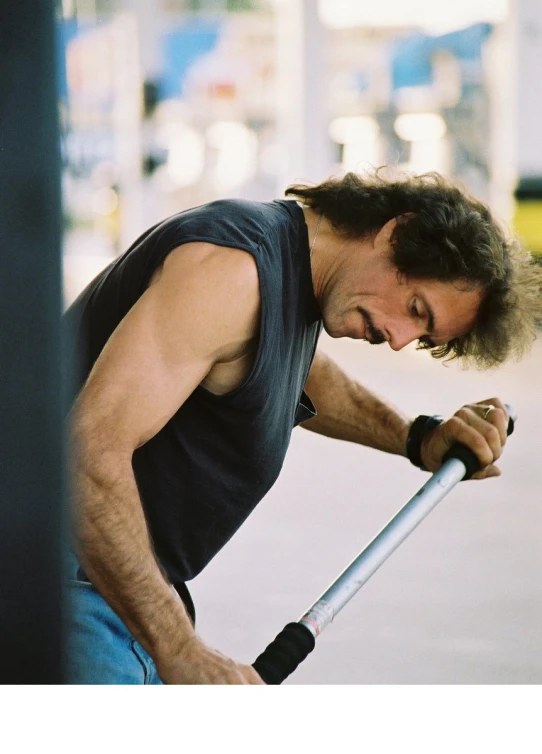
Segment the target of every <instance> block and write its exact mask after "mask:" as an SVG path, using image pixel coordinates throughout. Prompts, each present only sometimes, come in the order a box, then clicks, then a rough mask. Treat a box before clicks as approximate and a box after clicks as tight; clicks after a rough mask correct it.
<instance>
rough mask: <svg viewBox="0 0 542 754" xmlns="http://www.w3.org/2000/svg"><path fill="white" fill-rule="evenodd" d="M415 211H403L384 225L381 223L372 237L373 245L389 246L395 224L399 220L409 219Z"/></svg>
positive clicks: (414, 214)
mask: <svg viewBox="0 0 542 754" xmlns="http://www.w3.org/2000/svg"><path fill="white" fill-rule="evenodd" d="M415 216H416V213H415V212H403V213H402V214H401V215H398V216H397V217H392V218H391V220H388V222H387V223H385V225H383V226H382V227H381V228H380V230H379V231H378V233H377V234H376V236H375V239H374V245H375V247H376V246H377V245H378V246H386V247H389V245H390V243H391V238H392V236H393V232H394V230H395V228H396V227H397V225H398V224H399V223H400V222H405V221H407V220H409V219H410V218H411V217H415Z"/></svg>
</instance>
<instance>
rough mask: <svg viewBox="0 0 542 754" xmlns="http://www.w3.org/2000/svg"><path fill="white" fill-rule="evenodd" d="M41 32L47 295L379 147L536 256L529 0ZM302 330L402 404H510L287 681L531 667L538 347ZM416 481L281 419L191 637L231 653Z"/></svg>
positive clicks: (201, 17) (67, 2)
mask: <svg viewBox="0 0 542 754" xmlns="http://www.w3.org/2000/svg"><path fill="white" fill-rule="evenodd" d="M58 32H59V39H60V45H59V57H60V65H59V70H60V84H59V86H60V95H61V118H62V158H63V172H62V191H63V208H64V210H63V211H64V226H65V234H64V257H63V264H64V297H65V302H66V304H67V303H69V302H70V301H72V300H73V298H74V297H75V296H76V295H77V294H78V292H79V291H80V290H81V289H82V288H83V287H84V285H85V284H86V283H87V282H88V281H89V280H90V279H91V278H92V277H94V275H96V274H97V273H98V272H99V271H100V270H101V269H102V268H103V267H104V266H105V265H106V264H107V263H108V262H109V261H110V260H111V259H112V258H114V257H115V256H116V255H118V254H119V253H121V252H122V251H124V250H125V249H126V248H127V247H128V245H129V244H130V243H131V242H132V241H133V240H134V239H135V238H136V237H137V235H138V234H139V233H141V232H142V231H143V230H144V229H146V228H147V227H149V226H150V225H152V224H154V223H156V222H159V221H160V220H162V219H163V218H165V217H166V216H168V215H170V214H173V213H175V212H178V211H180V210H183V209H186V208H188V207H192V206H195V205H198V204H201V203H203V202H207V201H210V200H213V199H216V198H223V197H230V196H235V197H244V198H248V199H258V200H270V199H273V198H275V197H279V196H281V195H282V194H283V191H284V189H285V187H286V186H287V185H288V184H289V183H291V182H293V181H296V180H303V181H319V180H322V179H324V178H326V177H328V176H329V175H340V174H341V173H343V172H344V171H347V170H355V171H359V172H363V171H364V170H367V169H370V168H371V167H377V166H380V165H384V164H387V165H393V166H397V167H399V168H401V169H405V170H409V171H413V172H424V171H428V170H437V171H439V172H441V173H443V174H444V175H446V176H449V177H451V178H453V179H455V180H457V181H460V182H461V183H462V184H463V185H464V186H465V187H466V188H468V189H469V191H471V192H472V193H473V194H474V195H476V196H477V197H478V198H480V199H482V200H484V201H486V202H488V203H489V204H490V205H491V207H492V209H493V211H494V212H495V214H496V215H497V216H498V217H499V218H500V220H501V222H502V223H503V224H504V225H505V226H506V227H507V228H509V229H510V231H513V232H516V233H518V234H519V235H520V237H521V238H522V239H523V240H524V242H525V243H526V244H527V246H528V247H529V248H530V249H532V251H533V252H535V253H536V254H541V255H542V138H541V136H540V135H541V127H542V98H541V97H540V96H539V94H537V92H538V93H539V91H540V87H539V81H540V78H541V76H542V4H541V3H540V2H539V0H454V2H446V3H435V2H433V0H410V2H408V3H405V2H403V1H402V0H378V2H372V3H365V2H359V1H357V0H319V1H317V0H155V1H154V2H152V3H150V2H147V1H146V0H62V3H61V17H59V19H58ZM322 346H323V347H324V348H325V349H326V350H327V351H328V352H329V353H331V354H332V355H333V356H334V357H335V358H336V359H337V360H338V361H339V362H340V363H341V364H343V365H344V367H345V368H346V369H347V370H348V371H350V372H352V373H353V374H355V375H356V376H357V377H358V378H359V379H360V380H361V381H363V382H364V383H366V384H367V385H368V386H369V387H371V388H373V389H374V390H376V391H377V392H383V393H384V394H385V395H388V396H389V397H390V398H391V399H392V400H394V401H395V402H396V403H397V404H398V405H400V406H401V407H402V408H403V409H404V410H405V411H406V412H408V413H410V414H411V415H413V416H415V415H416V414H418V413H444V414H446V413H451V412H453V411H454V410H455V409H457V408H459V406H460V405H462V404H463V403H465V402H469V401H473V400H481V399H483V398H489V397H490V396H492V395H494V394H498V395H500V396H501V397H503V398H504V399H505V400H507V401H509V402H510V403H513V404H516V406H517V409H518V412H519V415H520V420H519V422H518V430H517V433H516V435H515V436H514V437H513V438H512V439H511V440H510V445H509V451H507V453H506V455H505V457H504V458H503V461H502V468H503V471H505V472H506V473H505V474H504V475H503V477H502V479H499V480H497V481H495V480H492V481H489V482H486V483H471V484H467V485H465V486H464V487H462V486H460V488H458V489H456V490H455V491H454V493H453V501H452V500H450V501H449V502H448V501H445V502H443V503H442V504H441V506H440V508H439V509H437V511H436V512H435V513H434V514H432V516H431V517H430V519H428V521H426V522H424V524H423V525H422V527H421V528H420V530H419V531H417V532H416V533H415V534H414V535H413V536H412V537H411V539H410V540H409V541H408V542H407V543H405V545H403V547H402V548H401V549H400V550H399V551H398V552H397V553H395V554H394V556H392V558H391V559H390V561H389V563H387V564H386V565H385V566H384V567H383V569H382V571H380V572H379V573H378V574H377V575H376V576H375V577H374V578H373V579H372V580H371V582H370V583H369V584H367V586H366V587H365V588H364V590H363V591H362V593H361V594H360V595H359V596H358V597H357V598H356V600H354V601H353V603H351V605H349V606H348V607H347V608H345V610H344V613H342V614H341V616H340V617H339V618H338V619H337V622H336V625H335V624H334V625H332V626H330V627H329V628H328V629H327V630H326V632H324V634H323V635H322V637H321V638H320V639H319V640H318V647H317V650H316V651H315V652H314V655H313V656H312V657H311V658H310V659H309V660H307V662H306V663H305V664H304V666H303V667H302V668H300V669H299V670H298V672H297V673H296V674H295V675H294V676H293V677H292V679H291V680H290V681H289V682H290V683H540V682H541V681H542V657H541V652H540V642H539V634H540V630H539V626H540V621H541V618H542V593H541V589H540V578H539V574H540V572H541V570H540V569H541V566H542V562H541V557H540V545H539V533H540V531H541V523H542V516H541V493H540V489H541V482H542V474H541V472H540V448H541V444H540V439H539V438H540V434H539V427H540V426H541V424H542V409H541V405H540V388H541V386H542V380H541V377H540V374H541V366H542V348H541V344H540V342H537V343H536V344H535V348H534V349H533V352H532V354H531V356H530V357H529V358H527V359H526V360H525V361H523V362H522V363H521V364H518V365H514V364H513V365H510V366H507V367H505V368H503V369H501V370H500V371H498V372H497V373H495V374H490V375H487V374H484V375H482V374H477V373H474V374H471V373H467V372H462V371H461V370H459V369H458V368H456V367H455V366H453V365H452V366H449V367H448V368H444V367H443V366H442V365H441V364H437V363H435V362H433V361H432V360H431V359H430V358H429V356H428V355H427V354H420V353H418V352H416V351H415V350H414V349H405V351H404V352H402V353H401V354H391V353H387V352H386V351H385V350H384V351H383V350H382V349H374V348H372V349H371V350H369V345H368V344H359V343H346V342H342V341H337V342H332V341H331V340H330V339H329V338H327V339H326V338H324V339H323V343H322ZM424 480H425V477H424V475H423V474H421V473H420V472H418V471H417V470H416V469H414V468H411V467H409V466H408V464H407V463H405V462H404V461H403V460H402V459H397V458H389V457H387V456H385V455H383V454H378V453H374V452H372V451H370V450H366V449H360V448H355V447H350V446H347V445H346V444H343V443H340V442H332V441H326V440H325V439H323V438H321V437H318V436H313V435H312V434H311V433H309V432H305V431H303V430H296V432H295V433H294V438H293V441H292V448H291V452H290V454H289V456H288V459H287V463H286V466H285V469H284V472H283V475H282V477H281V479H280V480H279V482H278V483H277V485H276V486H275V487H274V489H273V490H272V491H271V492H270V493H269V495H268V497H267V498H266V500H265V501H264V502H263V503H262V504H261V505H260V506H259V507H258V509H257V510H256V512H255V513H254V514H253V516H252V517H251V519H250V520H249V522H248V523H247V524H246V525H245V526H244V527H243V529H242V530H241V531H240V532H239V533H238V534H237V535H236V537H235V538H234V539H233V541H232V542H231V543H230V544H229V545H228V547H226V548H225V550H224V551H223V552H221V553H220V554H219V555H218V556H217V558H215V560H214V561H213V562H212V563H211V565H210V566H209V567H208V569H206V571H205V572H204V574H202V575H201V576H200V577H199V578H198V579H196V580H195V582H194V584H193V593H194V597H195V601H196V605H197V608H198V612H199V631H200V633H201V635H202V636H203V637H204V638H205V639H207V640H208V641H209V642H210V643H211V644H214V645H215V646H217V647H218V648H220V649H221V650H222V651H224V652H226V653H231V654H232V655H234V656H235V657H237V658H238V659H241V660H245V661H247V662H250V661H252V660H253V659H254V657H255V656H256V655H257V654H259V652H260V651H261V650H262V649H263V647H264V646H265V645H266V644H267V643H268V642H269V641H270V640H271V639H272V638H273V637H274V635H275V634H276V633H277V632H278V631H279V630H280V628H282V625H283V624H284V623H285V622H288V621H290V620H296V619H297V618H298V617H299V615H301V614H302V613H303V612H304V610H305V609H306V608H307V607H308V606H309V605H310V604H311V603H312V602H314V601H315V600H316V599H317V598H318V596H319V595H320V594H321V593H322V592H323V591H324V589H325V588H327V586H328V585H329V583H330V582H331V581H332V580H333V579H334V578H335V577H336V576H337V575H338V574H339V573H340V571H341V570H342V569H343V568H344V567H345V566H346V565H347V564H348V563H349V562H350V560H351V559H352V558H353V557H354V556H355V555H356V554H357V552H358V551H359V550H360V549H361V548H362V547H363V545H365V544H366V543H367V541H368V540H369V539H371V538H372V536H373V535H374V534H376V533H377V532H378V530H379V529H380V528H381V527H382V526H383V525H384V524H385V523H386V522H387V520H388V519H389V517H390V516H391V515H392V514H393V513H394V512H395V511H396V510H397V509H398V508H399V507H400V505H401V504H402V503H403V502H406V500H407V498H408V497H409V496H410V495H411V494H413V493H414V492H415V490H416V488H417V487H418V486H420V485H421V484H422V483H423V481H424ZM451 497H452V495H451V496H450V498H451Z"/></svg>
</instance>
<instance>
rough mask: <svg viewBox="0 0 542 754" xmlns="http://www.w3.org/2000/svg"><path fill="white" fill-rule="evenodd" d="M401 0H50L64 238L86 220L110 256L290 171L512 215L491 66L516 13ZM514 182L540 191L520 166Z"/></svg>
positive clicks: (268, 191)
mask: <svg viewBox="0 0 542 754" xmlns="http://www.w3.org/2000/svg"><path fill="white" fill-rule="evenodd" d="M516 2H517V3H520V5H528V4H529V2H530V3H531V4H533V3H535V0H516ZM411 5H412V7H410V9H407V8H406V6H405V5H404V4H401V3H397V2H392V0H383V2H381V3H380V4H378V6H377V7H369V6H368V5H367V4H365V3H363V4H360V3H355V2H349V1H348V0H340V1H339V2H334V3H332V2H329V0H320V2H316V0H267V1H264V0H259V1H258V0H252V1H251V0H237V1H235V0H162V1H161V2H156V3H152V4H149V3H147V2H145V0H64V2H63V8H64V19H63V20H62V22H61V31H62V38H63V41H64V49H65V61H66V67H65V70H66V76H65V83H64V86H63V88H62V95H63V96H62V99H63V106H64V107H63V109H64V115H65V118H64V123H65V138H64V157H65V176H64V182H65V208H66V215H67V220H68V222H69V225H70V227H71V228H72V229H73V231H74V233H75V235H74V234H72V236H71V237H72V238H76V237H78V238H79V241H78V242H77V244H75V245H76V246H77V247H80V244H81V242H82V241H81V239H82V237H83V235H85V237H86V238H87V239H88V238H89V237H90V236H89V233H91V234H93V236H94V241H93V242H94V243H96V239H99V242H98V245H99V244H101V248H102V249H103V250H105V251H104V254H105V256H104V258H106V257H108V256H109V257H110V256H112V255H115V254H117V253H119V252H120V251H122V250H123V249H124V248H126V246H127V245H128V244H129V243H130V242H131V240H133V239H134V238H135V237H136V236H137V235H138V233H140V232H141V231H142V230H143V229H144V228H145V227H147V226H149V225H150V224H152V223H154V222H157V221H159V220H160V219H161V218H163V217H165V216H166V215H168V214H171V213H173V212H177V211H180V210H182V209H184V208H186V207H189V206H194V205H196V204H200V203H202V202H205V201H209V200H212V199H214V198H218V197H224V196H244V197H246V198H255V199H270V198H272V197H274V196H276V195H279V194H280V193H282V191H283V190H284V188H285V186H286V185H287V184H288V183H289V182H291V181H293V180H320V179H322V178H325V177H327V176H328V175H331V174H340V173H341V172H344V171H346V170H356V171H360V172H363V171H364V170H368V169H371V168H374V167H378V166H380V165H384V164H387V165H392V166H395V167H396V168H398V169H406V170H409V171H412V172H424V171H428V170H437V171H439V172H441V173H443V174H445V175H448V176H450V177H453V178H454V179H456V180H459V181H460V182H461V183H463V184H464V185H465V186H466V187H467V188H468V189H470V190H471V191H472V192H473V193H474V194H475V195H476V196H478V197H479V198H481V199H483V200H485V201H488V202H490V203H491V204H492V205H493V207H494V209H495V210H496V212H497V213H498V214H499V215H500V216H501V217H502V218H503V219H504V220H505V221H510V220H511V218H512V216H513V213H514V204H513V191H514V188H515V186H516V184H517V170H516V169H515V162H517V160H514V158H513V154H514V151H513V147H512V146H511V144H512V143H513V142H514V139H515V138H516V136H515V131H514V124H513V120H514V112H515V111H514V109H513V108H511V107H510V102H509V99H507V98H508V96H509V94H510V92H511V90H512V88H513V87H512V85H511V84H510V78H511V74H510V71H507V72H506V75H505V76H503V67H505V66H506V62H505V63H504V64H503V61H507V60H510V56H511V54H512V52H513V49H514V40H515V39H516V38H517V31H514V29H513V28H512V27H513V23H512V22H513V21H514V19H517V17H518V13H517V12H516V11H517V9H515V10H514V13H512V14H511V12H510V8H509V7H508V3H507V2H506V1H505V0H502V2H494V3H490V4H488V3H485V2H483V0H477V2H474V0H473V2H470V3H465V2H463V0H461V1H460V0H458V2H457V3H455V4H454V8H455V10H454V8H452V9H451V8H447V9H444V10H446V12H444V10H443V9H442V8H440V11H439V13H436V12H435V9H434V8H432V6H431V8H432V9H431V8H430V6H429V5H428V4H427V3H423V2H422V0H419V1H418V2H417V3H413V4H411ZM478 6H479V7H478ZM477 8H478V13H477V12H476V10H477ZM424 9H425V10H424ZM427 9H429V10H427ZM441 11H442V12H441ZM453 13H455V15H453ZM439 14H440V15H439ZM511 29H512V30H511ZM540 62H541V64H542V61H540ZM506 77H508V78H507V81H508V83H507V82H506V81H505V80H504V79H506ZM538 170H539V172H540V174H541V175H542V166H541V167H540V168H536V170H535V172H536V171H538ZM534 178H535V179H536V175H535V176H534ZM529 181H530V183H529ZM525 185H527V184H523V186H524V187H525ZM528 185H529V186H530V187H531V188H530V189H529V192H530V193H529V197H530V199H529V201H531V202H532V201H535V202H538V194H537V196H536V197H535V198H534V199H533V197H532V186H533V185H536V186H538V184H537V183H536V180H535V181H534V183H533V176H528ZM521 196H523V195H522V194H518V198H520V197H521ZM537 206H538V205H537ZM527 209H528V210H530V218H531V219H530V220H529V222H530V223H531V225H533V219H532V218H533V212H532V211H531V210H532V207H531V206H529V207H528V208H527ZM538 211H539V210H538V209H537V208H536V207H535V209H534V212H535V214H534V217H535V220H534V225H535V226H537V227H539V223H538V219H537V218H538V215H537V214H536V213H537V212H538ZM525 216H526V214H525V212H523V215H521V212H520V213H519V214H518V212H516V218H517V219H518V221H519V220H521V217H525ZM523 222H524V225H525V221H523ZM82 230H85V231H86V232H85V234H82V233H81V231H82ZM76 231H79V233H78V235H77V232H76ZM87 257H89V258H92V257H93V254H92V253H90V254H87ZM95 261H96V265H95V266H99V264H103V262H102V260H95ZM90 267H93V264H92V262H91V263H90Z"/></svg>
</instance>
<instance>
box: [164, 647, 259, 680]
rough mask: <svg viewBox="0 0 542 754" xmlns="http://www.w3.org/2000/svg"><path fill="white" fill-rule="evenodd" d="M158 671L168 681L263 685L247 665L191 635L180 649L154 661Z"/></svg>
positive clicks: (256, 674)
mask: <svg viewBox="0 0 542 754" xmlns="http://www.w3.org/2000/svg"><path fill="white" fill-rule="evenodd" d="M156 666H157V670H158V675H159V676H160V678H161V679H162V681H163V682H164V683H168V684H185V685H187V684H188V685H191V684H212V685H220V684H226V685H240V684H242V685H244V684H247V685H252V686H255V685H259V684H261V685H265V684H264V682H263V681H262V679H261V678H260V676H259V675H258V673H257V672H256V671H255V670H254V668H253V667H251V666H250V665H241V664H238V663H236V662H234V660H231V659H230V658H229V657H225V655H223V654H221V653H220V652H217V651H216V650H215V649H211V648H210V647H207V646H206V645H205V644H204V643H203V642H202V641H201V639H199V638H198V637H197V636H191V637H190V638H189V639H188V640H187V641H186V642H185V643H184V644H183V648H182V650H181V652H179V654H177V655H176V656H175V657H172V658H170V659H168V660H167V661H162V662H157V663H156Z"/></svg>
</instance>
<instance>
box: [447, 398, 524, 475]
mask: <svg viewBox="0 0 542 754" xmlns="http://www.w3.org/2000/svg"><path fill="white" fill-rule="evenodd" d="M507 409H509V410H510V407H509V406H507ZM513 431H514V419H513V418H512V417H510V418H509V419H508V428H507V430H506V434H507V435H511V434H512V432H513ZM450 458H457V459H458V460H459V461H461V462H462V463H463V464H464V466H465V469H466V471H465V476H464V477H463V481H465V479H470V478H471V476H472V475H473V474H476V472H477V471H480V461H479V460H478V458H477V457H476V456H475V455H474V453H473V452H472V450H470V449H469V448H467V446H466V445H463V444H462V443H459V442H456V443H455V445H452V447H451V448H450V450H449V451H448V452H447V453H446V455H445V456H444V458H443V459H442V462H443V463H445V462H446V461H449V460H450Z"/></svg>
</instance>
